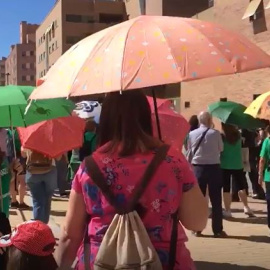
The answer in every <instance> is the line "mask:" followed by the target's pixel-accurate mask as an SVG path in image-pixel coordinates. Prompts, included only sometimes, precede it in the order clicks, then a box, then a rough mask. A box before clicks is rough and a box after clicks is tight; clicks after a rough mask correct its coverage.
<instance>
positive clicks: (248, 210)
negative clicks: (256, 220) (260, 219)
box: [244, 207, 256, 217]
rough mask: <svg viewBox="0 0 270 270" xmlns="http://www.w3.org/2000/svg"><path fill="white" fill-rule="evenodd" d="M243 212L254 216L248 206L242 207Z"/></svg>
mask: <svg viewBox="0 0 270 270" xmlns="http://www.w3.org/2000/svg"><path fill="white" fill-rule="evenodd" d="M244 213H245V214H246V215H247V216H249V217H256V215H255V214H254V213H253V211H252V210H251V209H250V208H249V207H244Z"/></svg>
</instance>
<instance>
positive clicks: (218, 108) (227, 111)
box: [208, 101, 264, 129]
mask: <svg viewBox="0 0 270 270" xmlns="http://www.w3.org/2000/svg"><path fill="white" fill-rule="evenodd" d="M208 109H209V112H210V113H211V114H212V115H213V116H214V117H216V118H218V119H219V120H220V121H221V122H222V123H225V124H230V125H235V126H237V127H239V128H243V129H255V128H259V127H263V126H264V124H263V123H262V122H261V121H260V120H259V119H255V118H253V117H252V116H250V115H248V114H245V113H244V112H245V110H246V107H245V106H244V105H242V104H239V103H236V102H232V101H226V102H224V101H220V102H216V103H212V104H211V105H209V107H208Z"/></svg>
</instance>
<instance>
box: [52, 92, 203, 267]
mask: <svg viewBox="0 0 270 270" xmlns="http://www.w3.org/2000/svg"><path fill="white" fill-rule="evenodd" d="M98 136H99V144H98V146H99V147H98V149H97V150H96V151H95V152H94V153H93V155H92V159H93V160H94V161H95V162H96V164H97V166H98V168H99V169H100V172H101V174H102V178H104V180H105V181H106V182H104V185H105V186H106V184H107V186H108V187H107V189H109V190H110V191H111V192H112V193H113V198H114V200H115V201H114V202H115V204H117V205H119V206H121V207H122V206H123V207H124V206H125V205H126V204H129V202H130V199H131V198H132V197H133V193H134V192H136V190H137V186H138V184H140V180H141V178H142V176H143V175H144V173H145V171H146V170H147V169H148V166H149V164H152V161H153V158H154V157H155V156H156V151H159V150H158V149H161V148H160V147H162V146H164V144H163V143H162V142H161V141H160V140H158V139H157V138H154V137H153V130H152V120H151V109H150V105H149V103H148V101H147V98H146V96H145V95H144V94H143V93H142V92H141V91H139V90H136V91H125V92H123V93H122V94H120V93H111V94H109V95H108V96H107V97H106V99H105V101H104V103H103V106H102V112H101V118H100V126H99V134H98ZM89 174H91V172H90V173H89V171H88V170H87V167H86V165H85V162H83V164H82V165H81V167H80V169H79V171H78V172H77V175H76V176H75V179H74V181H73V186H72V191H71V195H70V200H69V207H68V212H67V216H66V222H65V225H64V230H63V233H62V236H61V238H60V242H59V249H58V256H57V262H58V264H59V267H60V269H68V268H69V267H70V266H71V265H72V263H73V261H74V259H75V257H76V254H77V258H78V264H77V266H76V269H79V270H81V269H87V268H86V267H87V266H88V267H89V266H91V269H93V265H94V263H95V258H96V255H97V252H98V250H99V247H100V245H101V242H102V239H103V237H104V235H105V233H106V231H107V229H108V227H109V226H110V224H111V222H112V219H113V217H114V215H115V214H116V210H115V208H114V207H112V206H111V204H110V203H108V201H107V199H106V197H105V196H104V194H103V193H102V192H101V191H100V189H99V188H98V186H97V185H96V184H95V183H94V181H93V178H92V177H90V176H89ZM134 190H135V191H134ZM139 205H140V206H142V209H143V210H144V211H143V215H141V220H142V222H143V225H144V226H145V228H146V230H147V233H148V236H149V238H150V240H151V242H152V244H153V246H154V248H155V250H156V252H157V254H158V257H159V260H160V262H161V264H162V266H163V269H168V265H169V264H170V262H171V260H170V259H169V257H170V256H169V254H170V241H171V234H172V213H175V212H178V219H179V220H180V221H181V224H183V226H185V227H186V228H187V229H189V230H193V231H201V230H203V229H204V227H205V225H206V221H207V216H208V207H207V203H206V200H205V198H204V197H203V195H202V193H201V191H200V189H199V186H198V184H197V181H196V179H195V177H194V175H193V173H192V170H191V168H190V165H189V164H188V163H187V161H186V160H185V158H184V156H183V155H182V154H181V153H179V152H177V151H176V150H174V149H173V147H171V148H170V149H169V151H168V153H167V156H166V158H165V159H162V160H161V163H160V165H159V166H158V167H157V170H156V171H155V173H154V174H153V177H152V178H151V181H150V182H149V185H148V187H147V188H146V189H145V192H144V193H143V194H142V197H141V200H140V201H139ZM87 216H90V217H91V219H90V222H89V221H88V222H86V220H87ZM74 220H76V222H74ZM181 224H180V223H178V222H177V223H176V230H177V229H178V237H177V238H176V240H177V241H176V242H177V252H176V253H175V255H176V258H175V259H173V263H174V268H173V269H174V270H193V269H195V267H194V264H193V261H192V259H191V257H190V254H189V251H188V250H187V248H186V246H185V242H186V241H187V237H186V235H185V232H184V230H183V227H182V225H181ZM86 226H87V227H88V234H87V237H85V238H84V232H85V227H86ZM177 227H178V228H177ZM83 238H84V240H85V241H84V242H86V243H87V244H89V243H91V244H90V250H89V252H88V251H87V249H85V250H84V247H85V246H84V245H83V244H82V240H83ZM87 238H89V239H90V240H89V241H88V240H86V239H87ZM130 248H132V247H130ZM86 252H87V254H85V253H86ZM127 252H128V251H127ZM87 255H89V258H90V260H89V265H87V266H86V265H85V260H84V258H86V257H85V256H87ZM114 259H115V258H114ZM169 260H170V261H169ZM86 261H88V260H86ZM112 261H114V260H112ZM112 269H114V268H112ZM136 269H137V268H136Z"/></svg>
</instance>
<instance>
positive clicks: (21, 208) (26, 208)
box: [18, 203, 30, 210]
mask: <svg viewBox="0 0 270 270" xmlns="http://www.w3.org/2000/svg"><path fill="white" fill-rule="evenodd" d="M18 209H20V210H29V209H30V206H29V205H27V204H26V203H20V204H19V205H18Z"/></svg>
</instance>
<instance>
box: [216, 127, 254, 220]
mask: <svg viewBox="0 0 270 270" xmlns="http://www.w3.org/2000/svg"><path fill="white" fill-rule="evenodd" d="M222 130H223V134H222V138H223V143H224V150H223V152H222V153H221V158H220V160H221V168H222V171H223V200H224V206H225V211H224V217H227V218H230V217H232V214H231V201H232V195H231V181H232V177H233V178H234V181H235V185H236V186H237V190H239V191H238V196H239V198H240V200H241V201H242V203H243V204H244V212H245V214H247V215H248V216H254V214H253V212H252V211H251V209H250V208H249V206H248V201H247V193H246V190H245V189H246V179H245V173H244V170H243V160H242V141H241V135H240V133H239V131H238V129H237V128H236V127H234V126H232V125H228V124H223V123H222Z"/></svg>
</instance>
